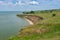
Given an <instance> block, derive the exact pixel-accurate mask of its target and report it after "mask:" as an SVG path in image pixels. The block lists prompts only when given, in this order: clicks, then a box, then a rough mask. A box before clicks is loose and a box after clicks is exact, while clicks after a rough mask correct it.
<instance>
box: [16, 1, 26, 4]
mask: <svg viewBox="0 0 60 40" xmlns="http://www.w3.org/2000/svg"><path fill="white" fill-rule="evenodd" d="M24 4H25V3H22V2H21V1H18V2H16V3H15V5H24Z"/></svg>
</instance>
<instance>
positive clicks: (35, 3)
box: [29, 1, 39, 5]
mask: <svg viewBox="0 0 60 40" xmlns="http://www.w3.org/2000/svg"><path fill="white" fill-rule="evenodd" d="M29 4H33V5H38V4H39V2H37V1H31V2H29Z"/></svg>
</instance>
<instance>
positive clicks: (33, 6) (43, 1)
mask: <svg viewBox="0 0 60 40" xmlns="http://www.w3.org/2000/svg"><path fill="white" fill-rule="evenodd" d="M48 9H60V0H0V11H30V10H48Z"/></svg>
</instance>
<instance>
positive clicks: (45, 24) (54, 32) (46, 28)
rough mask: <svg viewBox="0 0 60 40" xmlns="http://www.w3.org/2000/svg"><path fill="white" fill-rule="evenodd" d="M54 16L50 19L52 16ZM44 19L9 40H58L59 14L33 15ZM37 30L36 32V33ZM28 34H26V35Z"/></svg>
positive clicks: (59, 36)
mask: <svg viewBox="0 0 60 40" xmlns="http://www.w3.org/2000/svg"><path fill="white" fill-rule="evenodd" d="M53 13H54V14H56V16H54V17H52V14H53ZM34 15H38V16H41V17H43V18H44V20H42V21H41V20H40V21H39V22H37V24H34V25H32V26H27V27H26V28H23V30H22V31H20V34H21V35H22V36H21V35H18V36H14V37H10V38H9V40H60V12H59V11H53V12H52V13H38V14H34ZM36 30H38V32H36ZM27 33H28V34H27Z"/></svg>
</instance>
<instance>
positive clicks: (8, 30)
mask: <svg viewBox="0 0 60 40" xmlns="http://www.w3.org/2000/svg"><path fill="white" fill-rule="evenodd" d="M18 13H21V12H11V11H10V12H0V40H8V38H9V37H10V36H14V35H16V34H18V32H19V30H20V29H21V28H23V27H24V26H26V25H29V24H28V22H27V21H26V20H24V19H21V18H19V17H17V16H16V14H18Z"/></svg>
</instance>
